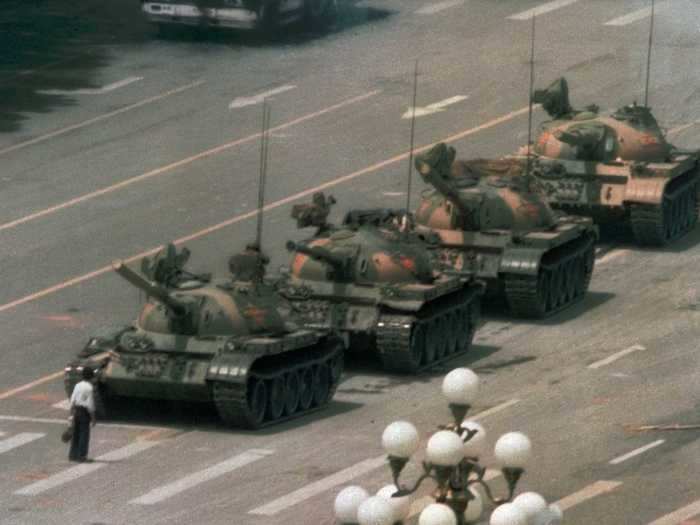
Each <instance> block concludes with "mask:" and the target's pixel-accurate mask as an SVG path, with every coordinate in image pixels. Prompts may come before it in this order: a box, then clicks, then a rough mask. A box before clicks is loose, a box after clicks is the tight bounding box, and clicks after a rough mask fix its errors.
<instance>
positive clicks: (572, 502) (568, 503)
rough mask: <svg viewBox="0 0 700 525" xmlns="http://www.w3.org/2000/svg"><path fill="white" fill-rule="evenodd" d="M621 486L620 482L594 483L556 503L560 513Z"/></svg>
mask: <svg viewBox="0 0 700 525" xmlns="http://www.w3.org/2000/svg"><path fill="white" fill-rule="evenodd" d="M620 485H622V482H621V481H596V482H595V483H591V484H590V485H588V486H587V487H584V488H582V489H581V490H579V491H578V492H574V493H573V494H570V495H568V496H566V497H565V498H562V499H560V500H559V501H557V502H556V504H557V505H558V506H559V508H560V509H561V510H562V511H565V510H566V509H570V508H571V507H575V506H576V505H578V504H579V503H583V502H584V501H588V500H589V499H593V498H595V497H596V496H600V495H601V494H605V493H607V492H611V491H613V490H615V489H616V488H617V487H619V486H620Z"/></svg>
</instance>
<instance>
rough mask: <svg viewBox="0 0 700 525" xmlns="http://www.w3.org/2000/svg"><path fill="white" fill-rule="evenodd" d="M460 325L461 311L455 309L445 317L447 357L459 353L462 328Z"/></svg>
mask: <svg viewBox="0 0 700 525" xmlns="http://www.w3.org/2000/svg"><path fill="white" fill-rule="evenodd" d="M459 324H460V323H459V309H458V308H455V309H454V310H453V311H451V312H450V313H448V314H447V315H446V316H445V329H446V331H447V333H446V338H447V344H446V345H445V356H449V355H452V354H455V353H457V352H459V333H460V328H461V327H460V326H459Z"/></svg>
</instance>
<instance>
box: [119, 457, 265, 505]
mask: <svg viewBox="0 0 700 525" xmlns="http://www.w3.org/2000/svg"><path fill="white" fill-rule="evenodd" d="M270 454H274V451H273V450H262V449H252V450H248V451H246V452H243V453H242V454H238V455H237V456H233V457H232V458H230V459H227V460H226V461H222V462H221V463H217V464H216V465H214V466H212V467H209V468H206V469H204V470H200V471H199V472H194V473H192V474H190V475H189V476H185V477H184V478H180V479H179V480H177V481H174V482H173V483H169V484H167V485H163V486H162V487H158V488H156V489H153V490H152V491H150V492H148V493H147V494H144V495H143V496H141V497H138V498H136V499H133V500H131V501H130V502H129V503H135V504H138V505H153V504H154V503H160V502H161V501H164V500H166V499H168V498H172V497H173V496H176V495H177V494H180V493H181V492H184V491H186V490H188V489H191V488H193V487H196V486H197V485H199V484H201V483H204V482H206V481H210V480H212V479H216V478H218V477H221V476H223V475H224V474H228V473H229V472H232V471H234V470H236V469H239V468H241V467H244V466H246V465H248V464H250V463H253V462H255V461H258V460H259V459H262V458H264V457H266V456H269V455H270Z"/></svg>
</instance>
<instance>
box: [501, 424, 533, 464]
mask: <svg viewBox="0 0 700 525" xmlns="http://www.w3.org/2000/svg"><path fill="white" fill-rule="evenodd" d="M494 454H495V456H496V460H497V461H498V462H499V464H500V465H501V466H502V467H503V468H511V469H524V468H525V465H527V463H528V461H529V460H530V455H531V454H532V444H531V443H530V438H528V437H527V436H526V435H525V434H523V433H522V432H508V433H507V434H503V435H502V436H501V437H500V438H498V441H496V447H495V449H494Z"/></svg>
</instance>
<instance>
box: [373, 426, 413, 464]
mask: <svg viewBox="0 0 700 525" xmlns="http://www.w3.org/2000/svg"><path fill="white" fill-rule="evenodd" d="M418 442H419V437H418V430H416V427H415V426H413V424H412V423H409V422H408V421H395V422H394V423H391V424H390V425H389V426H387V427H386V428H385V429H384V433H383V434H382V447H384V450H385V451H386V453H387V454H388V455H390V456H393V457H395V458H406V459H408V458H410V457H411V456H412V455H413V453H414V452H415V451H416V450H417V449H418Z"/></svg>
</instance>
